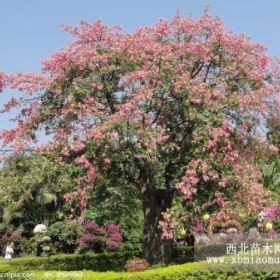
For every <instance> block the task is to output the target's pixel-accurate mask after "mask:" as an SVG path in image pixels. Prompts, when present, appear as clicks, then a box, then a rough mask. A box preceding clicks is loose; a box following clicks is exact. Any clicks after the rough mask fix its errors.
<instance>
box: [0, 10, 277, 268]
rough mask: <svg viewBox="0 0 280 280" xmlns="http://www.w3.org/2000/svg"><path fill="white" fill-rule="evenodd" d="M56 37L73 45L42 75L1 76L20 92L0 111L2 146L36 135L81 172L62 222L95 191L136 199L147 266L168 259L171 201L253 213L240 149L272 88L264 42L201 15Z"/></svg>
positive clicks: (256, 179)
mask: <svg viewBox="0 0 280 280" xmlns="http://www.w3.org/2000/svg"><path fill="white" fill-rule="evenodd" d="M64 30H66V31H68V32H70V33H71V34H73V35H74V36H75V37H76V40H74V41H73V42H72V43H71V44H70V45H69V46H68V47H66V48H65V49H63V50H61V51H59V52H57V53H55V54H54V55H52V57H51V58H50V59H49V60H47V61H45V62H43V67H42V71H41V73H38V74H30V73H28V74H19V75H12V76H9V77H7V82H6V83H7V84H8V86H9V87H11V88H18V89H19V90H20V91H22V92H24V93H25V95H23V97H22V98H20V99H19V100H17V99H15V98H12V99H11V101H10V102H8V103H7V104H6V105H5V107H4V111H5V112H6V111H9V110H10V109H11V108H13V107H20V108H21V109H20V110H21V111H20V114H19V116H18V118H17V120H16V122H17V127H16V128H15V129H10V130H4V131H3V132H2V133H1V139H2V142H3V144H4V145H6V146H7V145H10V146H11V147H13V149H14V150H15V151H16V152H19V151H21V150H22V149H24V148H25V147H27V146H28V145H30V143H33V142H34V141H35V140H36V132H37V131H38V130H40V129H44V130H45V132H46V133H49V134H51V135H52V141H50V143H49V144H48V145H45V146H43V147H40V148H39V149H38V152H40V151H48V152H50V153H53V154H55V155H59V158H60V160H61V161H64V162H66V163H69V164H70V163H72V164H73V163H75V164H76V165H77V166H80V167H82V168H83V171H81V173H80V174H79V177H78V178H76V180H75V182H76V183H77V184H78V185H79V186H77V189H75V190H74V191H73V192H70V193H68V194H67V195H66V196H65V200H66V203H67V204H68V205H70V207H71V216H70V218H77V215H79V216H80V218H81V219H83V218H84V215H85V213H86V209H87V208H89V207H92V206H91V205H90V201H91V197H93V196H94V195H95V191H96V190H99V191H100V190H101V189H102V188H103V189H104V191H105V190H110V192H111V193H114V192H115V193H116V194H122V195H123V196H124V197H123V199H122V201H121V203H124V204H127V205H131V204H130V203H131V201H132V200H135V199H139V197H140V198H141V203H142V210H143V215H144V230H143V246H144V253H145V256H146V258H147V259H148V260H149V261H150V262H152V263H157V262H166V261H168V260H169V259H170V256H171V254H172V246H173V242H172V240H171V239H172V237H173V235H172V228H174V227H175V226H176V222H175V221H174V220H173V217H172V215H171V214H170V213H171V210H172V206H174V201H175V200H176V203H179V204H180V205H181V206H182V209H188V210H191V211H192V212H193V213H194V214H199V213H201V211H208V212H215V211H216V212H217V211H220V209H221V208H222V209H239V210H240V209H243V210H244V211H249V210H250V212H252V213H253V212H258V211H259V210H260V209H261V208H262V207H263V205H264V204H265V203H266V202H267V198H266V192H265V190H264V189H263V186H262V184H261V173H260V171H259V170H258V169H257V168H256V167H255V165H254V162H255V152H254V151H252V152H250V153H248V149H249V148H250V147H252V142H253V141H257V140H256V139H255V137H254V135H255V134H256V133H257V130H256V127H257V126H258V124H259V122H261V121H262V119H263V115H266V103H265V102H264V101H265V100H266V99H270V100H271V99H272V98H273V95H274V94H275V93H276V92H277V90H278V87H277V84H276V83H274V80H273V79H270V78H269V65H270V59H269V58H268V57H267V56H266V55H265V48H264V47H263V46H261V45H259V44H253V43H251V42H250V41H249V39H248V38H247V37H246V36H244V35H240V36H236V35H234V34H232V33H230V32H226V31H224V29H223V25H222V22H221V20H220V19H219V18H216V17H211V16H210V15H208V14H207V13H206V14H204V15H203V16H202V17H201V18H199V19H197V20H194V19H192V18H190V17H185V18H181V17H179V16H176V17H175V18H174V19H173V20H171V21H160V22H159V23H158V24H156V25H155V26H154V27H144V28H141V29H139V30H137V31H135V32H134V33H131V34H128V33H124V32H122V31H121V30H120V29H119V28H118V27H109V26H106V25H103V24H102V23H101V22H100V21H97V22H95V23H93V24H89V23H87V22H82V23H81V26H80V27H69V26H65V27H64ZM260 115H262V117H261V118H260ZM248 155H250V156H249V157H248ZM135 205H136V204H135ZM178 216H180V215H178ZM181 218H183V219H185V218H186V217H185V216H184V215H182V216H181Z"/></svg>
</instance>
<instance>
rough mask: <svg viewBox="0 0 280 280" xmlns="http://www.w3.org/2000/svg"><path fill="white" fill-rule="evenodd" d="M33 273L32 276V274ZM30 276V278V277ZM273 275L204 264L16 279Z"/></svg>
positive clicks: (189, 279)
mask: <svg viewBox="0 0 280 280" xmlns="http://www.w3.org/2000/svg"><path fill="white" fill-rule="evenodd" d="M32 273H33V274H32ZM30 275H32V276H30ZM277 276H278V275H276V274H274V273H264V272H262V273H254V272H239V271H232V270H230V269H226V268H224V269H218V270H217V271H213V270H211V271H210V270H209V267H207V266H205V262H203V263H200V262H197V263H188V264H183V265H173V266H169V267H164V268H158V269H153V270H147V271H144V272H134V273H128V272H93V271H86V270H85V271H44V272H36V271H34V272H29V275H28V277H27V276H26V277H22V278H17V279H34V280H43V279H48V280H61V279H68V280H74V279H83V280H91V279H94V280H128V279H129V280H150V279H153V280H210V279H211V280H212V279H213V280H226V279H228V280H276V279H279V278H277Z"/></svg>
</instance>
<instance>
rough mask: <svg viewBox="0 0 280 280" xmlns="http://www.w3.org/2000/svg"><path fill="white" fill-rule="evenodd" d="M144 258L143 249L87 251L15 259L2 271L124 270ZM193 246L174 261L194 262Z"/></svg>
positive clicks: (178, 252)
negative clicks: (105, 251) (130, 263)
mask: <svg viewBox="0 0 280 280" xmlns="http://www.w3.org/2000/svg"><path fill="white" fill-rule="evenodd" d="M135 257H137V258H142V257H143V253H142V251H126V252H114V253H100V254H95V253H85V254H71V255H55V256H50V257H25V258H17V259H13V260H12V261H11V262H10V263H9V265H8V266H7V268H9V269H8V270H3V269H4V267H3V268H2V267H1V266H0V272H1V271H11V270H10V268H11V269H13V271H25V270H63V271H75V270H93V271H100V272H101V271H123V270H124V265H125V263H126V261H127V260H129V259H132V258H135ZM193 260H194V258H193V247H180V248H177V249H176V250H175V252H174V257H173V263H174V264H182V263H187V262H193Z"/></svg>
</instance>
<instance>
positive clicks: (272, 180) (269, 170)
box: [262, 156, 280, 201]
mask: <svg viewBox="0 0 280 280" xmlns="http://www.w3.org/2000/svg"><path fill="white" fill-rule="evenodd" d="M262 171H263V178H264V186H265V187H266V188H267V189H269V190H271V191H273V193H274V195H275V196H277V198H278V201H279V200H280V156H274V157H272V158H271V159H270V161H269V162H268V163H267V164H263V166H262Z"/></svg>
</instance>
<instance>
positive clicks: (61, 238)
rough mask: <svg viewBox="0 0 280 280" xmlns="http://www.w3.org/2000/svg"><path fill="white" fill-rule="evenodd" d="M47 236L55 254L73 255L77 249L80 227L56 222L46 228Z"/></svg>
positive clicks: (64, 222)
mask: <svg viewBox="0 0 280 280" xmlns="http://www.w3.org/2000/svg"><path fill="white" fill-rule="evenodd" d="M48 235H49V236H50V237H51V240H52V244H53V246H54V248H55V251H56V253H73V252H74V251H75V250H76V248H77V247H78V240H79V237H80V235H81V225H79V224H69V222H67V221H61V222H56V223H54V224H52V225H50V226H49V227H48Z"/></svg>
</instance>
